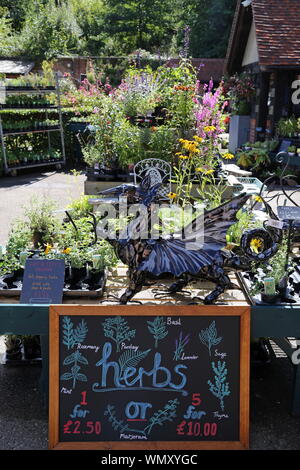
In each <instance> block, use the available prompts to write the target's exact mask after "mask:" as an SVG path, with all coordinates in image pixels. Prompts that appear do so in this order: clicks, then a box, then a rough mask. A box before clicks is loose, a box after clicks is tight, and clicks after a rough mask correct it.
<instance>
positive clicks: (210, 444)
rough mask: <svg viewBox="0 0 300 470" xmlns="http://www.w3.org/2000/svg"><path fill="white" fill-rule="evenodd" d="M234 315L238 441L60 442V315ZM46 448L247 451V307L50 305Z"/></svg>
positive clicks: (248, 344) (248, 362) (248, 371)
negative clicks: (236, 326)
mask: <svg viewBox="0 0 300 470" xmlns="http://www.w3.org/2000/svg"><path fill="white" fill-rule="evenodd" d="M64 315H67V316H74V315H78V316H89V315H91V316H103V317H105V316H118V315H119V316H153V317H156V316H168V317H171V316H180V317H184V316H199V317H200V316H212V317H216V316H234V317H240V420H239V422H240V428H239V429H240V437H239V440H238V441H228V442H225V441H197V442H195V441H172V442H166V441H161V442H154V441H143V442H137V441H135V442H125V441H113V442H108V441H101V442H100V441H99V442H87V441H84V442H60V441H59V400H60V393H59V317H60V316H64ZM49 321H50V357H49V367H50V370H49V449H65V450H202V449H203V450H215V449H219V450H246V449H248V448H249V387H250V378H249V377H250V307H249V306H202V305H159V306H157V305H143V306H140V305H125V306H124V305H113V306H112V305H100V306H99V305H53V306H50V312H49Z"/></svg>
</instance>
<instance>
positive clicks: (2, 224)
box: [0, 172, 85, 245]
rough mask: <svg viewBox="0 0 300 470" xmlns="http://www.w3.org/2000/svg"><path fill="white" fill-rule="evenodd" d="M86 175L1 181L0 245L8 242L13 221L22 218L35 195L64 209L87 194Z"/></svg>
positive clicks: (53, 174)
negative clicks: (81, 195)
mask: <svg viewBox="0 0 300 470" xmlns="http://www.w3.org/2000/svg"><path fill="white" fill-rule="evenodd" d="M84 180H85V176H84V175H79V176H73V175H72V174H71V173H64V172H59V173H56V172H46V173H34V174H28V175H20V176H16V177H3V178H0V245H1V244H5V241H6V240H7V236H8V232H9V227H10V225H11V223H12V222H13V220H15V219H16V218H18V217H20V216H22V214H23V211H24V209H23V207H24V205H28V204H29V202H30V199H31V198H32V196H33V195H38V196H39V197H42V198H43V197H45V198H50V199H53V200H55V201H56V202H57V208H58V209H64V208H65V207H66V206H67V205H68V204H69V203H70V202H71V200H72V199H74V198H77V197H79V196H80V194H81V193H83V182H84Z"/></svg>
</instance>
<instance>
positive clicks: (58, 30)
mask: <svg viewBox="0 0 300 470" xmlns="http://www.w3.org/2000/svg"><path fill="white" fill-rule="evenodd" d="M234 8H235V2H233V1H232V0H215V1H214V2H210V1H209V0H203V1H201V2H200V3H199V1H198V0H186V1H183V0H167V1H165V2H160V1H159V0H142V1H140V2H136V1H134V0H125V1H120V0H64V1H56V0H2V2H1V7H0V38H1V44H0V54H1V55H4V56H24V57H32V58H50V57H56V56H58V55H61V54H70V53H71V54H72V53H74V54H81V55H91V56H96V55H98V56H99V55H106V56H109V55H110V56H116V55H120V54H123V55H124V54H130V53H132V51H136V50H137V49H140V50H142V51H143V50H145V51H146V52H145V53H143V52H142V53H141V56H142V55H143V56H144V57H146V56H147V55H149V54H150V53H155V54H156V57H158V56H159V55H160V54H162V53H167V54H168V55H170V54H172V55H173V56H174V55H175V56H178V55H179V52H180V51H181V50H182V48H183V42H184V27H185V25H187V24H188V25H189V26H190V28H191V33H190V43H189V46H185V49H186V51H187V52H188V53H190V54H191V55H192V56H194V57H224V56H225V53H226V47H227V38H228V35H229V30H230V27H231V21H232V17H233V12H234ZM216 38H218V40H216ZM139 60H140V59H139ZM141 60H142V57H141ZM151 60H152V59H151ZM155 61H156V62H158V63H159V62H160V59H159V58H156V59H155ZM153 63H154V62H153ZM110 67H111V69H110V70H109V67H108V68H107V72H108V73H109V74H112V73H113V74H115V75H117V74H118V72H117V70H116V68H115V65H112V66H110ZM113 69H115V70H113Z"/></svg>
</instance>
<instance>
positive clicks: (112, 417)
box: [104, 398, 179, 436]
mask: <svg viewBox="0 0 300 470" xmlns="http://www.w3.org/2000/svg"><path fill="white" fill-rule="evenodd" d="M178 405H179V400H178V399H177V398H175V399H174V400H169V401H168V403H167V404H166V405H165V406H164V407H163V409H162V410H158V411H156V412H155V413H154V414H153V416H151V418H150V419H149V424H148V425H147V426H146V427H145V428H144V429H131V428H130V427H129V425H128V424H126V423H124V420H121V419H118V418H117V417H116V411H115V407H114V406H113V405H107V408H106V410H105V412H104V416H107V417H108V421H109V422H110V423H111V425H112V428H113V429H114V430H115V431H120V432H121V433H124V432H125V431H126V432H133V433H139V434H143V435H144V436H146V435H148V436H149V434H150V433H151V431H152V428H153V427H154V426H163V424H164V423H165V422H167V421H169V422H172V421H173V420H174V418H176V409H177V406H178Z"/></svg>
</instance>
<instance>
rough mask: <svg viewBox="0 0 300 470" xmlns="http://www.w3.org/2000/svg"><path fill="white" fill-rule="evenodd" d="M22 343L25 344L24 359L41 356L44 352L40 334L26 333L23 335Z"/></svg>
mask: <svg viewBox="0 0 300 470" xmlns="http://www.w3.org/2000/svg"><path fill="white" fill-rule="evenodd" d="M22 343H23V346H24V359H27V360H32V359H40V358H41V356H42V353H41V343H40V337H39V336H37V335H24V336H22Z"/></svg>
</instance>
